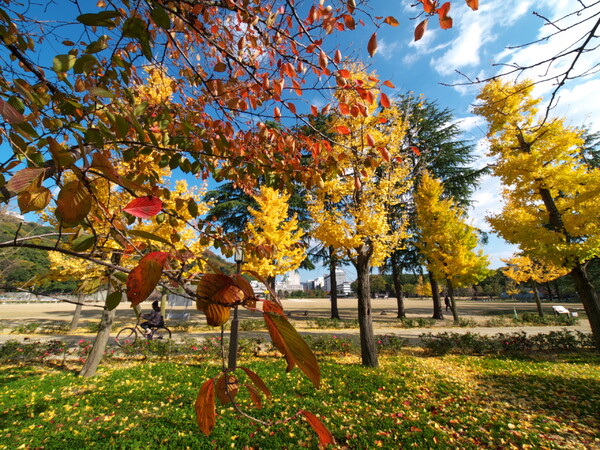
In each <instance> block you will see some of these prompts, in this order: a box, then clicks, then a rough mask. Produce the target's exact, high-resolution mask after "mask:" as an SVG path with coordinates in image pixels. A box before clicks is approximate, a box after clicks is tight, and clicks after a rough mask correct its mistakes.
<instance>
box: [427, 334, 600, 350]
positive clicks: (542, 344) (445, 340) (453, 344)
mask: <svg viewBox="0 0 600 450" xmlns="http://www.w3.org/2000/svg"><path fill="white" fill-rule="evenodd" d="M420 338H421V341H422V343H423V347H424V348H425V349H426V350H427V351H428V352H430V353H432V354H434V355H445V354H447V353H458V354H484V353H499V352H501V353H506V354H525V353H530V352H533V351H552V352H557V351H564V350H578V349H589V348H593V347H594V341H593V337H592V335H591V334H587V333H582V332H580V331H577V332H576V333H574V332H572V331H569V330H566V329H563V330H561V331H551V332H549V333H544V334H537V335H532V336H527V334H526V333H525V332H523V331H522V332H517V333H498V334H496V335H494V336H482V335H478V334H474V333H465V334H459V333H447V332H446V333H439V334H437V335H433V334H431V333H428V334H422V335H421V336H420Z"/></svg>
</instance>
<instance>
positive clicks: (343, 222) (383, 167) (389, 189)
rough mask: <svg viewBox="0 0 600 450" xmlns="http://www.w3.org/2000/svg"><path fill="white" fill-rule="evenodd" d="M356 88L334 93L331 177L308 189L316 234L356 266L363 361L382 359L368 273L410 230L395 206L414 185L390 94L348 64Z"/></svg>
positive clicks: (368, 363)
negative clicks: (394, 221) (396, 218)
mask: <svg viewBox="0 0 600 450" xmlns="http://www.w3.org/2000/svg"><path fill="white" fill-rule="evenodd" d="M343 75H344V76H345V77H346V79H347V80H348V82H349V83H350V85H351V86H352V88H350V89H340V90H338V91H337V92H336V94H335V96H336V100H337V102H338V104H339V110H340V111H341V114H339V115H337V116H334V117H333V118H332V120H331V131H332V132H333V133H335V134H336V136H335V143H334V145H333V148H332V158H334V159H335V161H336V167H335V169H334V172H333V174H332V175H331V176H330V178H329V179H327V180H326V181H324V182H323V183H319V185H317V186H316V187H315V189H314V190H313V191H312V193H311V194H310V199H309V210H310V213H311V216H312V217H313V219H314V221H315V227H314V230H313V235H314V237H315V238H317V239H319V240H320V241H321V242H323V243H325V245H327V246H332V247H333V248H335V249H338V250H340V251H342V252H343V253H344V254H345V256H346V257H347V258H348V260H350V261H351V262H352V264H353V265H354V267H355V268H356V272H357V282H358V293H357V294H358V320H359V326H360V339H361V356H362V363H363V365H365V366H370V367H376V366H377V365H378V358H377V349H376V346H375V339H374V335H373V325H372V317H371V305H370V302H371V299H370V288H369V273H370V271H371V268H372V267H378V266H380V265H382V264H383V263H384V261H385V259H386V258H387V257H388V256H389V255H390V253H391V252H392V251H394V250H395V249H397V248H398V247H399V246H400V243H401V242H402V239H403V238H404V237H405V236H406V227H405V226H399V227H396V228H395V229H392V228H391V227H390V221H389V213H390V209H389V208H390V207H391V206H393V205H395V204H397V203H398V202H400V201H401V197H402V194H404V193H405V192H406V190H407V189H408V183H407V174H408V170H407V168H406V166H405V165H404V164H403V162H402V153H401V148H402V146H401V143H402V137H403V135H404V131H405V128H404V121H403V118H402V114H401V112H400V111H399V110H397V109H395V108H390V102H389V100H388V99H387V97H385V96H380V97H377V96H375V94H374V91H373V88H374V83H373V81H372V79H371V78H370V77H369V76H368V75H367V74H366V73H365V72H364V70H362V69H361V68H354V71H350V70H345V71H343Z"/></svg>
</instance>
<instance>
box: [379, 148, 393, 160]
mask: <svg viewBox="0 0 600 450" xmlns="http://www.w3.org/2000/svg"><path fill="white" fill-rule="evenodd" d="M379 152H380V153H381V157H382V158H383V159H384V160H385V161H387V162H390V160H391V159H392V155H391V154H390V152H389V151H388V149H387V148H385V147H380V148H379Z"/></svg>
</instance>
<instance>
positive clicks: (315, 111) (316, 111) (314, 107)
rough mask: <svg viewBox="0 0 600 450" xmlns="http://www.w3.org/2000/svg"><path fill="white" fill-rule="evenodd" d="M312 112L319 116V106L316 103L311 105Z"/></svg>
mask: <svg viewBox="0 0 600 450" xmlns="http://www.w3.org/2000/svg"><path fill="white" fill-rule="evenodd" d="M310 112H311V113H312V115H313V116H315V117H317V116H318V115H319V108H317V107H316V106H315V105H311V106H310Z"/></svg>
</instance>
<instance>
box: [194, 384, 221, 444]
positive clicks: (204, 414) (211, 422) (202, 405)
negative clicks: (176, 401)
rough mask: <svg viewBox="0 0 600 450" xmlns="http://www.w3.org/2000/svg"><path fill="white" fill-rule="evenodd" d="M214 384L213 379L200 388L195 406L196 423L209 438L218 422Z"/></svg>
mask: <svg viewBox="0 0 600 450" xmlns="http://www.w3.org/2000/svg"><path fill="white" fill-rule="evenodd" d="M214 384H215V380H214V379H212V378H211V379H210V380H208V381H206V382H205V383H204V384H203V385H202V387H201V388H200V392H198V397H197V398H196V403H195V404H194V408H195V410H196V422H197V423H198V426H199V427H200V430H202V432H203V433H204V434H205V435H207V436H208V435H209V434H210V433H211V431H212V430H213V428H214V427H215V422H216V414H215V389H214Z"/></svg>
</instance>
